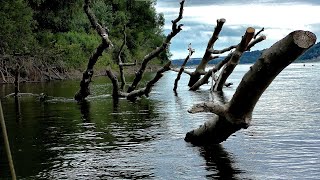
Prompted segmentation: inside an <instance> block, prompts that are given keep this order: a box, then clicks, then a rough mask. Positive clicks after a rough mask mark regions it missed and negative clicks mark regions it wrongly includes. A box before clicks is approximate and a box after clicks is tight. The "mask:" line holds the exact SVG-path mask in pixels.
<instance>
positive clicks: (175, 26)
mask: <svg viewBox="0 0 320 180" xmlns="http://www.w3.org/2000/svg"><path fill="white" fill-rule="evenodd" d="M184 2H185V0H182V1H181V2H180V10H179V16H178V17H177V18H176V19H175V20H173V21H171V22H172V28H171V32H170V33H169V34H168V35H167V37H166V39H165V40H164V42H163V43H162V45H161V46H160V47H158V48H156V49H155V50H153V51H152V52H151V53H149V54H148V55H146V56H145V57H144V59H143V60H142V64H141V67H140V69H139V70H138V72H137V73H136V76H135V78H134V80H133V82H132V84H131V86H129V88H128V91H127V92H128V93H130V92H132V91H133V90H135V89H136V88H137V85H138V84H139V82H140V81H141V79H142V76H143V74H144V71H145V69H146V67H147V64H148V63H149V61H150V60H152V59H153V58H155V57H157V56H158V55H160V53H161V52H163V51H164V50H166V49H167V48H168V46H169V44H170V41H171V39H172V38H173V37H174V36H176V35H177V34H178V33H179V32H180V31H181V30H182V29H181V27H182V26H183V24H179V25H178V22H179V21H180V20H181V19H182V15H183V6H184Z"/></svg>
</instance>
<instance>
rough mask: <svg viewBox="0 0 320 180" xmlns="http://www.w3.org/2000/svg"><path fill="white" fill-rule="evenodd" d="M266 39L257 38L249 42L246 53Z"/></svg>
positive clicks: (263, 36) (263, 37)
mask: <svg viewBox="0 0 320 180" xmlns="http://www.w3.org/2000/svg"><path fill="white" fill-rule="evenodd" d="M266 39H267V37H266V36H265V35H262V36H259V37H258V38H256V39H254V40H253V41H251V42H250V44H249V45H248V47H247V51H250V49H251V48H252V47H253V46H254V45H256V44H258V43H259V42H261V41H264V40H266Z"/></svg>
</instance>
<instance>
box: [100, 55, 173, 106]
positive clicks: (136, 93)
mask: <svg viewBox="0 0 320 180" xmlns="http://www.w3.org/2000/svg"><path fill="white" fill-rule="evenodd" d="M170 65H171V61H169V62H168V63H167V64H166V65H164V67H162V68H161V69H159V70H158V71H157V73H156V76H155V77H154V78H153V79H152V80H150V81H149V82H148V83H147V85H146V87H144V88H141V89H138V90H134V91H131V92H130V93H126V92H122V91H120V90H119V85H118V80H117V77H116V76H115V75H114V74H113V73H112V71H111V70H107V71H106V73H107V76H108V77H109V78H110V79H111V82H112V85H113V92H112V97H113V98H114V99H118V98H120V97H126V98H127V99H128V100H130V101H134V100H136V99H137V98H138V97H141V96H144V95H145V96H147V97H148V96H149V93H150V92H151V89H152V87H153V86H154V85H155V83H157V82H158V81H159V80H160V78H161V77H162V76H163V73H164V72H166V71H168V70H170Z"/></svg>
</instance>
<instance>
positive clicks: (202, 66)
mask: <svg viewBox="0 0 320 180" xmlns="http://www.w3.org/2000/svg"><path fill="white" fill-rule="evenodd" d="M225 22H226V20H225V19H223V18H222V19H218V20H217V25H216V27H215V29H214V31H213V33H212V36H211V38H210V39H209V41H208V44H207V48H206V51H205V53H204V55H203V57H202V59H201V61H200V64H199V65H198V66H197V68H196V70H195V71H194V72H193V74H192V76H190V79H189V83H188V86H189V87H192V86H193V85H194V84H195V83H196V82H197V81H198V80H199V79H200V77H201V74H200V73H202V72H204V71H205V68H206V66H207V64H208V62H209V61H210V60H212V59H213V56H212V49H213V45H214V43H215V42H216V41H217V40H218V37H219V34H220V32H221V30H222V26H223V24H224V23H225Z"/></svg>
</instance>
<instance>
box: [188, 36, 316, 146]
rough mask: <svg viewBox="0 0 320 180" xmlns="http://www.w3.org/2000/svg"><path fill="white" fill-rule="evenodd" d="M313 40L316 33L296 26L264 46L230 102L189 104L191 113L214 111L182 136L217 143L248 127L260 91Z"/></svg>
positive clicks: (203, 142)
mask: <svg viewBox="0 0 320 180" xmlns="http://www.w3.org/2000/svg"><path fill="white" fill-rule="evenodd" d="M250 36H251V35H250ZM244 38H245V36H244ZM243 41H244V39H243ZM246 41H247V40H246ZM315 42H316V36H315V35H314V34H313V33H311V32H309V31H301V30H300V31H294V32H292V33H290V34H289V35H287V36H286V37H285V38H283V39H282V40H280V41H278V42H276V43H275V44H274V45H273V46H271V47H270V48H269V49H267V50H265V51H264V52H263V53H262V55H261V56H260V58H259V59H258V60H257V62H256V63H255V64H254V65H253V66H251V67H250V70H249V71H248V72H247V73H246V74H245V75H244V77H243V78H242V81H241V82H240V84H239V86H238V88H237V90H236V92H235V93H234V95H233V97H232V99H231V100H230V102H228V103H226V104H218V103H215V102H207V103H201V104H197V105H195V106H194V107H193V108H191V110H190V111H189V112H191V113H198V112H212V113H215V114H216V115H215V116H214V117H213V119H211V120H209V121H207V122H205V123H204V125H202V126H200V127H199V128H197V129H195V130H193V131H190V132H188V133H187V134H186V137H185V140H186V141H188V142H191V143H193V144H198V145H203V144H217V143H221V142H222V141H225V140H226V139H227V138H228V137H229V136H230V135H231V134H233V133H234V132H236V131H238V130H240V129H241V128H248V127H249V125H250V122H251V118H252V112H253V109H254V107H255V105H256V103H257V102H258V100H259V98H260V97H261V95H262V94H263V92H264V91H265V90H266V89H267V87H268V86H269V85H270V84H271V82H272V81H273V80H274V78H275V77H276V76H277V75H278V74H279V73H280V72H281V71H282V70H283V69H284V68H285V67H287V66H288V65H289V64H290V63H292V62H293V61H294V60H295V59H297V58H298V57H299V56H300V55H301V54H302V53H303V52H305V51H306V50H307V49H309V48H310V47H311V46H313V45H314V44H315ZM244 44H245V43H244ZM237 49H239V48H237ZM242 49H243V47H242Z"/></svg>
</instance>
